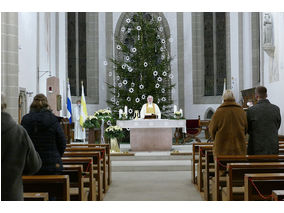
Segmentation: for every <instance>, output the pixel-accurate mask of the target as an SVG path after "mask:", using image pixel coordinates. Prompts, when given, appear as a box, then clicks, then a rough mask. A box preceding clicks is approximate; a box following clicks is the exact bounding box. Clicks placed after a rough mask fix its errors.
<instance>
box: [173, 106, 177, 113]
mask: <svg viewBox="0 0 284 213" xmlns="http://www.w3.org/2000/svg"><path fill="white" fill-rule="evenodd" d="M176 111H177V105H174V113H176Z"/></svg>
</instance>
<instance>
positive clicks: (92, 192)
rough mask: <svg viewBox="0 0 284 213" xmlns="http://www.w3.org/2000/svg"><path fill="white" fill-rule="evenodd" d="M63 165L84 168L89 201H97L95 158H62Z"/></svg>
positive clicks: (84, 179)
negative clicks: (94, 170) (94, 172)
mask: <svg viewBox="0 0 284 213" xmlns="http://www.w3.org/2000/svg"><path fill="white" fill-rule="evenodd" d="M61 160H62V163H63V165H74V164H75V165H77V164H79V165H82V166H83V173H82V179H83V185H84V187H88V190H87V191H88V194H89V196H88V200H89V201H96V200H97V199H96V179H95V178H94V174H93V158H92V157H62V158H61Z"/></svg>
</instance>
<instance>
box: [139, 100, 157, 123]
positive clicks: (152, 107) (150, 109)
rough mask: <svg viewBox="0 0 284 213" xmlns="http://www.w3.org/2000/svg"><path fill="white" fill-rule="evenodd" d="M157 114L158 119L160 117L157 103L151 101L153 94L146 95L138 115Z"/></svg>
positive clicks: (143, 116) (142, 116)
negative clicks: (145, 100)
mask: <svg viewBox="0 0 284 213" xmlns="http://www.w3.org/2000/svg"><path fill="white" fill-rule="evenodd" d="M153 114H154V115H157V116H158V119H161V111H160V108H159V107H158V105H157V104H155V103H153V96H151V95H149V96H148V97H147V104H144V105H143V106H142V109H141V112H140V117H141V118H143V119H144V118H145V115H153Z"/></svg>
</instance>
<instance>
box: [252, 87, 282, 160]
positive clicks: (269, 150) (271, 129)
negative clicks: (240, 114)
mask: <svg viewBox="0 0 284 213" xmlns="http://www.w3.org/2000/svg"><path fill="white" fill-rule="evenodd" d="M255 97H256V99H257V101H258V102H257V104H256V105H254V106H252V107H250V108H248V110H247V120H248V133H249V142H248V149H247V152H248V154H249V155H270V154H278V153H279V144H278V129H279V127H280V124H281V115H280V109H279V107H278V106H276V105H273V104H271V103H270V102H269V100H268V99H266V98H267V89H266V88H265V87H263V86H258V87H256V89H255Z"/></svg>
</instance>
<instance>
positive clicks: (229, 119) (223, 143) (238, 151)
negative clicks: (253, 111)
mask: <svg viewBox="0 0 284 213" xmlns="http://www.w3.org/2000/svg"><path fill="white" fill-rule="evenodd" d="M223 100H224V103H223V104H222V105H221V106H219V107H218V109H217V110H216V112H215V113H214V115H213V117H212V119H211V121H210V124H209V132H210V135H211V138H212V140H213V141H214V145H213V153H214V156H218V155H245V154H246V136H245V135H246V132H247V128H248V124H247V118H246V113H245V111H244V110H243V109H242V107H241V106H240V105H238V104H237V103H236V102H235V98H234V95H233V93H232V91H231V90H226V91H225V93H224V95H223Z"/></svg>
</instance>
